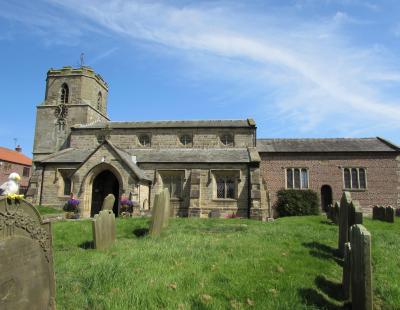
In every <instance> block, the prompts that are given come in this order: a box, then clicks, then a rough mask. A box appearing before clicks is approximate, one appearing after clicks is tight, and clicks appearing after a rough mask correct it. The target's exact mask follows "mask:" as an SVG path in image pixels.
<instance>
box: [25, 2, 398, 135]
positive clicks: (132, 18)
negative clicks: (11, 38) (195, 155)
mask: <svg viewBox="0 0 400 310" xmlns="http://www.w3.org/2000/svg"><path fill="white" fill-rule="evenodd" d="M48 3H49V4H51V5H52V6H53V7H55V8H57V9H60V8H62V9H64V10H67V11H69V12H70V13H72V15H73V16H74V23H78V25H83V26H84V29H86V31H87V30H89V31H91V29H96V31H97V32H98V33H106V34H108V35H110V34H112V35H116V36H119V37H120V38H121V39H122V40H127V41H132V42H138V41H144V42H149V43H152V44H154V46H155V50H157V45H158V46H163V47H166V48H168V49H171V50H173V51H174V52H175V53H176V54H177V55H179V58H181V59H184V60H185V62H187V63H190V64H191V66H190V70H197V72H203V74H205V75H206V74H207V72H213V74H216V75H217V76H218V77H219V78H221V79H230V80H235V81H236V82H237V83H236V88H235V90H234V91H238V92H240V91H241V85H243V84H242V83H241V81H244V80H245V81H246V82H245V85H248V84H249V83H253V85H257V87H258V88H259V89H265V91H266V92H271V89H274V90H275V94H274V96H273V97H271V96H269V97H268V101H267V100H265V101H263V100H258V101H257V102H256V105H255V106H254V109H255V111H257V114H258V115H259V116H258V117H259V118H260V119H261V120H263V119H265V120H267V119H270V118H271V117H275V118H280V119H282V120H286V121H285V123H286V124H294V125H293V126H298V125H299V124H300V130H302V131H303V132H311V131H313V130H316V129H317V128H321V124H326V128H330V129H337V130H340V129H341V128H347V130H350V131H351V130H353V131H354V132H358V131H357V130H358V128H359V127H358V126H359V124H360V123H361V122H362V123H367V122H371V123H374V124H375V123H377V122H379V124H381V126H382V127H385V126H387V127H392V128H399V127H400V103H399V99H398V96H397V97H396V96H388V94H387V93H386V92H385V90H386V86H387V83H397V82H400V81H399V76H400V71H399V70H397V69H396V68H393V66H391V65H390V63H391V62H396V61H397V63H398V60H397V59H394V60H393V59H390V60H388V55H387V54H386V53H385V50H377V49H374V48H373V46H371V47H358V46H357V45H355V44H353V43H352V41H351V38H349V37H348V36H347V35H346V32H345V31H344V30H343V29H342V28H341V27H339V28H338V27H337V26H338V22H340V23H341V24H343V23H347V24H348V23H359V22H360V21H359V20H358V19H356V18H353V17H352V16H351V15H350V14H348V13H344V12H342V11H337V12H336V13H335V14H333V15H332V16H330V17H321V18H319V19H318V20H315V21H312V20H305V19H300V18H298V17H297V16H296V15H295V14H292V12H290V11H289V12H288V11H287V9H285V11H284V13H285V14H281V15H279V16H277V10H278V9H277V8H273V9H271V10H264V11H263V12H255V11H251V10H248V9H246V7H245V6H244V5H242V6H240V5H235V6H233V5H231V4H228V3H227V2H216V3H214V4H210V3H206V4H198V3H194V4H192V5H186V6H178V5H176V4H175V5H173V4H168V3H165V2H154V1H151V2H150V1H120V0H109V1H102V0H93V1H77V0H70V1H66V0H64V1H59V0H53V1H50V0H49V1H48ZM371 9H372V7H371ZM374 9H376V8H374ZM287 13H289V14H287ZM59 18H60V16H57V19H59ZM21 22H27V21H26V20H25V21H21ZM32 23H33V24H35V23H37V22H36V21H32ZM40 27H41V28H43V27H45V25H40ZM75 31H79V28H77V30H75ZM114 51H115V49H111V50H109V51H107V52H106V53H104V54H102V55H99V56H98V57H97V58H95V59H94V60H92V63H95V62H96V61H99V60H100V59H102V58H104V57H107V56H108V55H110V54H111V53H113V52H114ZM193 55H196V57H195V60H193V61H191V59H192V58H193ZM218 58H219V59H220V60H221V61H217V60H218ZM199 59H201V60H200V61H199ZM225 60H229V63H230V66H227V65H226V64H227V61H225ZM196 63H200V64H201V65H196ZM232 63H233V64H234V65H233V67H232ZM236 64H237V66H236ZM235 68H237V70H235ZM213 77H215V76H214V75H213ZM221 98H224V96H221ZM260 98H263V96H260ZM262 115H265V116H264V117H263V116H262ZM271 115H272V116H271ZM382 120H384V121H382ZM348 124H350V125H348ZM366 127H367V128H368V126H366ZM366 131H368V129H366Z"/></svg>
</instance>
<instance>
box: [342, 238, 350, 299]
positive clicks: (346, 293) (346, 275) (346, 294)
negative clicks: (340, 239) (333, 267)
mask: <svg viewBox="0 0 400 310" xmlns="http://www.w3.org/2000/svg"><path fill="white" fill-rule="evenodd" d="M342 288H343V298H344V300H349V299H350V296H351V244H350V242H346V244H345V245H344V256H343V274H342Z"/></svg>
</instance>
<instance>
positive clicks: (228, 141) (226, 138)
mask: <svg viewBox="0 0 400 310" xmlns="http://www.w3.org/2000/svg"><path fill="white" fill-rule="evenodd" d="M220 139H221V142H222V144H224V145H226V146H233V136H232V135H230V134H223V135H222V136H221V137H220Z"/></svg>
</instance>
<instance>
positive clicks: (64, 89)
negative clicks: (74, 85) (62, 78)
mask: <svg viewBox="0 0 400 310" xmlns="http://www.w3.org/2000/svg"><path fill="white" fill-rule="evenodd" d="M68 99H69V88H68V85H67V84H66V83H64V84H62V86H61V97H60V100H61V103H64V104H65V103H68Z"/></svg>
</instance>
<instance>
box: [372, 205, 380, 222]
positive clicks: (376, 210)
mask: <svg viewBox="0 0 400 310" xmlns="http://www.w3.org/2000/svg"><path fill="white" fill-rule="evenodd" d="M372 219H373V220H378V219H379V207H378V206H374V207H373V208H372Z"/></svg>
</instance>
